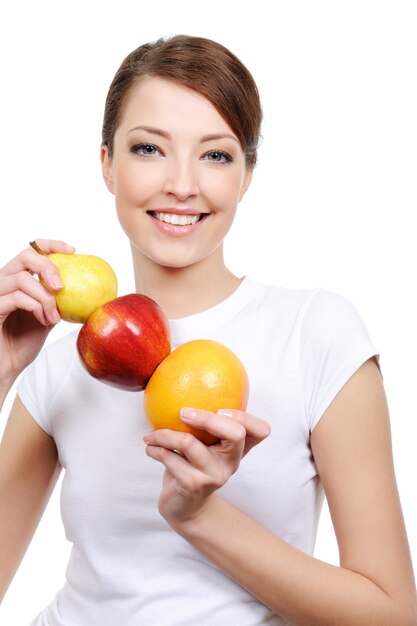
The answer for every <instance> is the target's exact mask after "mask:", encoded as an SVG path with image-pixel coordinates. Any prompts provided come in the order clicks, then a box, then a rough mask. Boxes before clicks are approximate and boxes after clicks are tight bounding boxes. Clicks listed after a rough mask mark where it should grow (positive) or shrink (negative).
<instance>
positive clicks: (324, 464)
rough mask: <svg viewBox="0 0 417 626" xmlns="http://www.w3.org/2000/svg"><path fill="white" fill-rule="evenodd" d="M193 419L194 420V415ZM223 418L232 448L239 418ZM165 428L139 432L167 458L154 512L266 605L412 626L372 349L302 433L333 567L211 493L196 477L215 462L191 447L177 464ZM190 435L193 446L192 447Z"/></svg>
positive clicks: (312, 616) (303, 619)
mask: <svg viewBox="0 0 417 626" xmlns="http://www.w3.org/2000/svg"><path fill="white" fill-rule="evenodd" d="M198 419H201V420H202V421H204V417H203V416H201V417H200V416H199V415H198V416H197V420H198ZM238 421H239V420H238ZM230 422H233V423H234V424H235V425H236V431H235V432H236V439H235V442H232V443H231V444H230V446H231V449H234V450H235V455H237V452H236V450H238V448H239V445H237V443H236V442H237V441H238V431H239V429H241V428H242V424H239V423H236V422H235V421H234V420H230ZM253 424H254V426H253V429H254V433H253V436H252V437H250V440H251V442H252V443H251V445H253V444H254V443H256V441H259V440H261V439H262V437H263V436H265V435H266V434H267V433H264V434H263V435H262V427H261V426H260V421H259V423H257V422H256V421H255V422H253V421H252V418H249V419H248V422H247V424H246V432H248V433H249V434H250V429H251V428H252V425H253ZM198 425H200V426H203V423H200V424H198ZM232 425H233V424H232V423H231V424H230V426H232ZM243 425H245V420H244V417H243ZM166 433H168V435H167V434H166ZM239 434H240V435H241V432H240V433H239ZM165 437H167V439H164V438H165ZM170 437H171V435H170V434H169V431H165V434H164V433H163V432H162V431H161V433H160V434H158V431H155V433H153V434H152V435H151V436H150V439H148V443H149V444H150V446H148V454H149V455H150V456H152V457H153V458H155V459H157V460H159V461H161V462H163V463H164V464H165V465H166V467H167V471H166V473H165V476H166V482H165V486H164V490H163V493H162V494H161V497H163V495H164V491H165V498H166V501H165V503H164V502H162V505H161V508H162V510H161V513H162V514H163V515H164V517H165V519H167V521H168V523H170V524H171V526H172V527H173V528H174V530H176V531H177V532H178V533H179V534H181V535H182V536H183V537H184V538H185V539H186V540H188V541H189V542H190V543H191V544H192V545H194V546H195V547H196V548H197V549H198V550H199V551H200V552H202V553H203V554H205V555H206V556H207V557H208V558H209V559H211V560H212V561H213V562H214V563H215V564H216V565H218V566H219V567H220V568H221V569H222V570H223V571H225V572H226V573H227V574H228V575H229V576H231V577H232V578H233V579H234V580H236V582H237V583H239V584H240V585H241V586H243V587H245V588H246V589H247V590H248V591H249V592H250V593H251V594H253V595H254V596H255V597H257V598H258V599H259V600H260V601H261V602H263V603H264V604H265V605H267V606H269V607H270V608H271V610H272V611H274V612H275V613H277V614H279V615H281V616H282V617H284V618H286V619H287V620H289V621H290V622H291V623H294V624H296V625H308V626H316V625H317V626H326V625H334V624H337V625H338V626H356V625H357V626H363V625H364V624H369V625H373V626H374V625H375V626H385V625H386V626H388V625H389V626H394V625H395V626H417V602H416V589H415V582H414V577H413V571H412V563H411V557H410V552H409V547H408V542H407V536H406V531H405V526H404V522H403V517H402V512H401V505H400V501H399V496H398V491H397V486H396V481H395V475H394V468H393V460H392V449H391V436H390V426H389V415H388V408H387V403H386V398H385V392H384V388H383V384H382V379H381V375H380V373H379V370H378V368H377V365H376V363H375V361H374V359H370V360H369V361H367V362H366V363H364V364H363V365H362V367H360V368H359V369H358V370H357V372H356V373H355V374H354V375H353V376H352V377H351V378H350V380H349V381H348V382H347V383H346V385H345V386H344V387H343V389H342V390H341V391H340V392H339V394H338V395H337V396H336V398H335V399H334V400H333V402H332V404H331V405H330V406H329V408H328V409H327V411H326V412H325V414H324V415H323V417H322V418H321V420H320V422H319V423H318V425H317V426H316V428H315V429H314V431H313V433H312V436H311V445H312V451H313V454H314V458H315V461H316V464H317V468H318V471H319V474H320V476H321V480H322V482H323V486H324V490H325V493H326V497H327V500H328V504H329V509H330V513H331V516H332V520H333V524H334V528H335V533H336V537H337V541H338V546H339V553H340V567H336V566H333V565H330V564H327V563H324V562H322V561H320V560H318V559H315V558H313V557H311V556H308V555H306V554H304V553H303V552H301V551H300V550H297V549H296V548H294V547H292V546H290V545H289V544H287V543H285V542H284V541H283V540H281V539H279V538H278V537H276V536H275V535H273V534H272V533H271V532H269V531H268V530H267V529H265V528H264V527H263V526H261V525H260V524H258V523H257V522H256V521H254V520H253V519H251V518H250V517H248V516H247V515H245V514H244V513H242V512H241V511H239V510H237V509H236V508H234V507H232V506H231V505H230V504H228V503H227V502H225V501H224V500H222V499H221V498H220V497H218V496H217V495H215V494H214V493H213V492H214V490H215V486H214V487H213V485H212V483H213V481H212V483H210V481H209V480H207V481H204V479H201V474H203V475H204V476H205V475H207V474H208V473H210V470H209V468H210V467H217V466H218V463H217V465H216V464H215V463H214V462H210V458H209V457H207V459H205V458H204V454H203V457H202V458H203V460H202V461H201V462H200V458H201V457H200V456H198V460H197V454H196V457H195V458H196V460H195V462H193V454H194V453H193V452H191V454H190V456H191V466H192V468H191V469H189V470H188V472H187V466H188V467H190V462H189V461H187V460H186V459H185V458H181V456H180V455H178V454H176V453H175V452H172V451H170V450H167V448H169V447H170V442H169V439H170ZM174 437H176V435H174ZM180 439H181V437H180V438H179V439H178V445H181V444H180ZM186 440H187V442H188V443H187V444H186V449H185V451H183V450H181V451H182V452H183V453H184V455H185V456H186V457H187V456H188V455H189V450H188V449H187V448H193V446H194V443H193V441H192V439H191V438H189V437H186ZM181 441H182V439H181ZM198 444H199V442H197V444H196V446H195V447H196V448H197V449H196V453H198V455H201V449H200V448H199V445H198ZM165 446H166V447H165ZM233 446H234V448H233ZM174 449H177V448H174ZM180 449H181V448H180ZM205 449H206V450H208V451H209V453H210V450H209V449H207V448H205ZM171 450H172V448H171ZM245 451H246V450H243V449H242V450H240V454H243V453H245ZM171 455H176V456H175V457H173V456H171ZM225 456H227V451H226V455H225ZM200 463H203V464H205V463H207V471H206V470H205V467H203V468H202V467H201V466H200V467H198V468H197V469H195V465H197V466H199V465H200ZM216 471H217V470H216ZM232 471H234V469H232ZM190 477H192V478H190ZM219 480H220V479H219ZM204 482H205V484H204ZM214 482H215V481H214ZM181 483H183V487H182V488H181ZM179 485H180V488H178V487H179ZM190 486H191V487H190ZM170 492H171V493H170ZM174 492H175V493H176V497H174V498H173V493H174ZM193 498H194V501H193ZM185 502H186V503H187V504H185ZM173 503H174V505H173ZM164 507H166V508H165V509H164ZM187 507H188V509H187ZM187 511H188V512H187Z"/></svg>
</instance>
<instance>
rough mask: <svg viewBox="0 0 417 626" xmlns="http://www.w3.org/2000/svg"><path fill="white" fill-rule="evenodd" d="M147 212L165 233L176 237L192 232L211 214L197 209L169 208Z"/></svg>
mask: <svg viewBox="0 0 417 626" xmlns="http://www.w3.org/2000/svg"><path fill="white" fill-rule="evenodd" d="M147 213H148V215H149V216H150V217H151V218H152V220H153V222H154V224H155V225H156V226H158V227H159V229H160V230H161V231H162V232H163V233H165V234H167V235H174V236H176V237H179V236H183V235H188V234H191V233H192V232H194V230H195V229H197V228H199V226H200V224H201V223H202V222H203V221H204V219H206V218H207V217H208V216H209V213H204V212H203V213H199V212H198V211H196V210H195V209H183V210H178V209H171V208H169V209H165V210H159V209H158V210H155V211H147Z"/></svg>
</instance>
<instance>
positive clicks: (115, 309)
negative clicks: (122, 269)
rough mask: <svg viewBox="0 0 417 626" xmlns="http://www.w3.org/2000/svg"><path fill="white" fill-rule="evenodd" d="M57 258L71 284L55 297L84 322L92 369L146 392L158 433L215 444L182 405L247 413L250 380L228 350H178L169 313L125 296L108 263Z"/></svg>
mask: <svg viewBox="0 0 417 626" xmlns="http://www.w3.org/2000/svg"><path fill="white" fill-rule="evenodd" d="M38 251H39V252H41V251H40V250H39V249H38ZM49 259H50V260H51V261H52V263H54V264H55V265H56V267H57V268H58V271H59V272H60V276H61V281H62V283H63V285H64V286H63V288H62V289H61V290H60V291H59V292H57V293H55V294H54V295H55V298H56V302H57V308H58V311H59V313H60V315H61V317H62V319H65V320H67V321H70V322H79V323H82V324H83V326H82V328H81V330H80V332H79V334H78V339H77V348H78V353H79V355H80V358H81V362H82V364H83V365H84V367H85V369H86V370H87V371H88V372H89V374H90V375H91V376H93V377H94V378H96V379H98V380H100V381H102V382H104V383H107V384H109V385H112V386H114V387H118V388H119V389H125V390H128V391H143V390H144V392H145V393H144V409H145V414H146V416H147V418H148V419H149V421H150V423H151V425H152V426H153V427H154V428H172V429H174V430H181V431H190V432H193V433H194V434H195V435H196V436H197V437H198V438H199V439H201V440H202V441H204V442H205V443H207V444H209V443H212V442H213V438H212V436H211V435H209V434H208V433H206V432H203V431H197V430H195V429H192V428H191V427H190V426H188V425H186V424H185V423H184V422H183V421H182V420H181V419H180V417H179V412H180V410H181V408H182V407H185V406H189V407H193V408H197V409H205V410H208V411H211V412H216V411H217V410H218V409H220V408H229V409H239V410H245V409H246V405H247V401H248V391H249V383H248V377H247V374H246V371H245V368H244V367H243V365H242V363H241V361H240V360H239V359H238V358H237V356H236V355H235V354H234V353H233V352H232V351H231V350H229V349H228V348H226V346H224V345H223V344H221V343H218V342H216V341H212V340H208V339H198V340H194V341H188V342H186V343H184V344H182V345H181V346H179V347H178V348H176V349H174V350H172V351H171V338H170V327H169V322H168V318H167V316H166V314H165V313H164V311H163V310H162V308H161V307H160V306H159V305H158V304H157V303H156V302H155V301H154V300H152V299H151V298H148V297H147V296H144V295H140V294H136V293H133V294H128V295H125V296H119V297H117V279H116V275H115V273H114V271H113V270H112V268H111V267H110V265H108V263H106V262H105V261H104V260H103V259H100V258H99V257H96V256H91V255H83V254H61V253H54V254H50V255H49Z"/></svg>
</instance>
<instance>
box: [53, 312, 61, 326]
mask: <svg viewBox="0 0 417 626" xmlns="http://www.w3.org/2000/svg"><path fill="white" fill-rule="evenodd" d="M52 319H53V322H54V324H58V322H60V321H61V316H60V314H59V313H58V311H57V310H56V309H55V311H53V313H52Z"/></svg>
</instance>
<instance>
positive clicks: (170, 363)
mask: <svg viewBox="0 0 417 626" xmlns="http://www.w3.org/2000/svg"><path fill="white" fill-rule="evenodd" d="M248 395H249V380H248V376H247V373H246V370H245V368H244V366H243V364H242V362H241V361H240V360H239V359H238V357H237V356H236V355H235V354H234V353H233V352H232V351H231V350H229V348H227V347H226V346H224V345H223V344H221V343H218V342H217V341H212V340H209V339H196V340H194V341H188V342H187V343H184V344H182V345H181V346H179V347H178V348H176V349H175V350H173V351H172V352H171V353H170V354H169V355H168V356H167V357H166V358H165V359H164V360H163V361H162V362H161V363H160V364H159V365H158V367H157V368H156V370H155V371H154V373H153V374H152V376H151V378H150V380H149V382H148V384H147V385H146V388H145V393H144V409H145V414H146V416H147V417H148V419H149V421H150V423H151V425H152V426H153V428H155V429H156V428H170V429H172V430H179V431H184V432H192V433H193V434H194V435H195V436H196V437H198V439H200V440H201V441H203V442H204V443H206V444H207V445H209V444H211V443H214V442H215V441H217V438H215V437H214V436H213V435H211V434H209V433H207V432H206V431H203V430H199V429H194V428H191V427H190V426H188V425H187V424H185V423H184V422H183V421H182V420H181V419H180V417H179V412H180V410H181V409H182V408H183V407H192V408H195V409H206V410H207V411H211V412H213V413H216V412H217V411H218V409H222V408H223V409H239V410H242V411H244V410H245V409H246V406H247V402H248Z"/></svg>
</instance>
